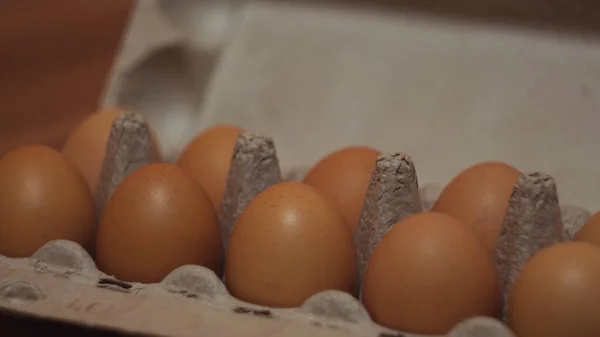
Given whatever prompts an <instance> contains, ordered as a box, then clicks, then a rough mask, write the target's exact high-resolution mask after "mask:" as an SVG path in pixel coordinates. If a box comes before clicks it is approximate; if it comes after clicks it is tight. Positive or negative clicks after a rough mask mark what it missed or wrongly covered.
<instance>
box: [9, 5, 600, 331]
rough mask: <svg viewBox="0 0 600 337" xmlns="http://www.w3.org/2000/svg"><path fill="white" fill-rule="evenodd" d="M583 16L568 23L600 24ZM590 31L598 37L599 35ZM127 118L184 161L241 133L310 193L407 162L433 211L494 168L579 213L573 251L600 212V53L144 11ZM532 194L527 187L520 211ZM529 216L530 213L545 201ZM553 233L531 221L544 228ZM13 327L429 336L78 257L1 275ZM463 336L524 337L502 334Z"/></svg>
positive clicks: (391, 28) (417, 23) (579, 40)
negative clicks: (484, 166) (524, 176)
mask: <svg viewBox="0 0 600 337" xmlns="http://www.w3.org/2000/svg"><path fill="white" fill-rule="evenodd" d="M489 1H492V2H496V3H497V2H498V1H493V0H489ZM466 2H468V1H461V2H460V4H461V6H464V3H466ZM532 2H533V3H538V5H540V4H541V3H544V4H550V3H552V4H550V5H548V6H542V7H541V8H544V9H545V10H546V11H548V8H553V7H552V6H559V4H558V2H552V1H546V2H545V1H542V0H535V1H532ZM169 3H170V4H169ZM173 3H178V5H173ZM407 3H408V2H407ZM502 3H503V4H504V5H503V6H505V7H507V8H508V7H511V6H513V7H514V6H515V4H517V5H516V7H519V6H521V5H520V4H522V3H525V2H519V1H512V2H506V1H505V2H502ZM508 3H510V4H511V5H506V4H508ZM569 3H570V4H571V5H569V6H567V7H569V8H570V10H569V11H567V12H568V13H570V14H573V15H575V14H576V13H583V14H585V13H586V11H584V10H582V11H578V10H577V8H575V7H576V5H572V4H574V3H575V2H569ZM577 3H580V2H577ZM203 4H206V6H204V5H203ZM179 5H181V6H184V7H178V6H179ZM185 6H189V7H185ZM523 7H526V6H523ZM555 8H557V10H558V7H555ZM594 8H597V7H594ZM530 12H536V11H530ZM541 12H543V11H541ZM554 12H556V11H553V13H554ZM559 12H560V11H559ZM587 12H589V11H587ZM557 13H558V12H557ZM165 14H166V15H165ZM583 14H582V15H583ZM589 17H590V15H586V18H588V19H586V20H582V21H585V22H588V23H589V22H592V24H590V25H589V26H594V23H593V20H592V21H590V20H589ZM167 18H168V19H167ZM185 20H187V21H185ZM577 21H578V20H577V18H576V17H575V18H573V17H571V20H569V22H577ZM115 104H118V105H123V106H124V107H126V108H129V109H131V110H133V111H135V112H138V113H141V114H143V115H144V117H145V118H146V120H147V121H148V123H149V124H150V125H151V126H152V127H153V129H154V131H155V132H156V135H157V138H158V141H159V143H160V145H161V149H162V150H163V151H164V154H165V155H166V159H167V160H171V161H172V160H174V159H176V158H177V156H178V154H179V152H180V151H181V150H182V149H183V147H184V146H185V144H186V143H187V142H188V141H189V140H190V139H191V138H192V137H193V136H194V135H195V134H197V132H199V131H201V130H203V129H205V128H207V127H209V126H212V125H214V124H218V123H231V124H237V125H240V126H241V127H244V128H245V129H247V130H251V131H252V132H257V133H260V134H264V135H267V136H269V137H272V138H273V141H274V144H275V146H276V147H277V157H278V161H277V163H278V164H279V165H281V173H282V174H283V176H284V177H293V179H300V177H301V175H302V172H305V170H306V168H307V167H310V166H311V165H312V164H313V163H315V162H316V161H317V160H318V159H319V158H321V157H322V156H324V155H325V154H327V153H328V152H330V151H332V150H335V149H337V148H340V147H343V146H347V145H351V144H361V145H369V146H372V147H376V148H379V149H380V150H382V152H402V153H407V154H408V155H410V156H411V158H412V160H413V161H414V163H415V166H416V168H417V174H418V177H419V180H420V183H421V184H422V185H423V187H422V188H421V190H420V192H421V202H422V203H423V206H424V207H425V208H428V207H429V205H430V204H431V203H432V202H433V200H434V199H435V198H436V196H437V194H438V193H439V190H440V186H443V184H445V183H447V182H448V181H449V180H450V179H451V178H452V177H453V176H454V175H456V174H457V173H458V172H459V171H461V170H462V169H464V168H465V167H468V166H470V165H472V164H474V163H476V162H479V161H484V160H498V161H506V162H508V163H511V164H512V165H514V166H515V167H517V168H519V169H520V170H521V171H524V172H535V171H538V170H543V171H544V172H548V173H549V174H550V175H551V176H552V177H553V178H554V180H553V182H552V186H553V188H555V189H554V190H553V191H556V190H557V191H558V199H557V197H556V194H553V193H548V191H549V190H548V189H546V190H545V192H542V194H541V195H538V196H537V197H539V198H540V199H543V200H546V199H548V200H550V199H552V200H550V201H548V205H549V204H552V205H550V206H548V207H547V211H548V213H546V215H547V214H549V213H552V216H554V217H555V218H556V215H557V214H558V215H560V213H557V212H558V211H557V207H558V200H559V201H560V204H561V205H576V206H563V210H568V212H565V211H563V214H562V217H563V221H564V222H565V223H564V231H565V232H566V233H567V234H565V236H572V235H573V234H574V233H575V232H576V231H577V229H578V228H579V227H580V226H581V223H582V222H583V221H584V220H582V219H585V218H586V217H589V212H588V210H589V211H593V212H595V211H597V210H598V204H599V203H600V197H599V196H598V193H597V192H596V189H593V188H589V186H595V185H600V175H598V171H599V170H600V148H599V147H598V146H597V144H598V141H597V134H598V130H599V128H600V113H598V111H600V39H598V38H597V37H593V36H589V35H586V36H584V35H571V33H567V32H565V31H562V30H556V31H552V30H546V31H543V32H542V31H537V30H534V29H522V28H512V27H506V26H495V25H487V24H486V25H483V24H478V23H473V22H471V23H469V24H466V23H463V22H460V21H458V20H439V18H432V17H428V16H421V15H417V14H414V12H402V11H388V12H379V11H371V10H365V11H357V10H351V9H346V8H343V7H339V6H338V7H335V8H333V7H331V8H330V7H327V8H326V7H322V6H321V5H319V4H318V1H315V3H314V4H311V5H309V4H299V2H293V3H284V2H283V1H279V2H266V1H237V0H229V1H217V0H212V1H208V0H203V1H178V2H173V1H171V2H167V1H155V0H148V1H139V2H138V5H137V9H136V11H135V13H134V15H133V17H132V21H131V24H130V27H129V31H128V33H127V35H126V37H125V38H124V44H123V46H122V51H121V55H120V57H119V60H118V61H117V64H116V65H115V69H114V73H113V76H112V78H111V80H110V83H109V85H108V87H107V90H106V93H105V97H104V105H106V106H110V105H115ZM150 161H151V160H150ZM150 161H149V162H150ZM528 177H529V178H530V179H534V180H535V179H536V178H535V177H533V176H528ZM538 178H539V177H538ZM554 182H555V183H556V185H554ZM415 184H416V179H415ZM520 189H521V190H520ZM526 190H527V182H526V181H524V182H521V184H520V185H518V186H517V188H516V189H515V192H514V193H513V197H515V198H516V197H519V195H521V196H522V194H523V193H525V192H527V191H526ZM550 190H552V188H551V189H550ZM523 191H525V192H523ZM412 192H414V193H416V191H412ZM550 192H552V191H550ZM525 194H526V193H525ZM411 195H412V194H411ZM416 198H418V195H417V196H416ZM535 198H536V196H532V198H531V199H535ZM517 199H519V200H520V201H513V200H511V205H512V206H513V207H514V209H517V210H518V208H519V207H523V206H524V205H525V204H526V202H527V200H528V199H527V198H526V197H522V198H521V197H519V198H517ZM529 201H531V200H529ZM541 216H542V215H539V214H538V215H536V214H529V213H528V214H526V218H528V219H530V220H531V224H534V223H537V222H538V221H539V220H540V217H541ZM543 216H545V215H543ZM557 219H558V221H560V218H557ZM510 221H512V220H511V219H510V218H507V220H506V221H505V225H504V226H505V228H508V227H509V225H507V224H506V223H508V222H510ZM513 225H514V224H513ZM515 226H516V225H515ZM511 228H513V229H514V230H517V231H523V230H526V228H522V227H511ZM561 230H562V229H561ZM513 244H516V243H514V242H513ZM519 244H520V243H519ZM532 247H533V245H532V244H531V242H528V243H526V244H525V245H524V246H523V249H525V250H527V248H529V250H531V249H532ZM533 248H535V249H538V247H533ZM511 261H513V262H515V261H514V260H511ZM517 262H518V261H517ZM519 263H520V262H519ZM0 309H1V310H4V311H5V312H19V313H23V314H27V315H34V316H37V317H45V318H51V319H55V320H61V321H66V322H70V323H77V324H79V325H87V326H92V327H98V328H101V327H104V328H111V329H115V330H117V331H122V332H137V333H142V334H152V335H159V336H198V335H211V336H237V335H239V336H275V335H276V336H290V337H294V336H316V337H318V336H332V337H334V336H369V337H370V336H373V337H375V336H379V337H384V336H386V337H387V336H397V337H401V336H407V337H409V336H412V335H409V334H406V335H405V334H400V333H398V332H394V331H391V330H389V329H386V328H383V327H380V326H378V325H376V324H374V323H373V322H372V321H371V320H370V318H369V317H368V314H367V313H366V311H365V310H364V308H363V307H362V305H361V304H360V303H359V302H358V301H357V300H355V299H353V298H351V297H349V296H348V295H347V294H343V293H339V292H325V293H321V294H317V295H315V296H314V297H313V298H311V299H309V300H308V301H307V302H306V303H305V304H304V305H303V306H302V307H300V308H295V309H280V310H272V309H269V308H264V307H259V306H255V305H252V304H248V303H243V302H241V301H238V300H236V299H234V298H232V297H231V296H230V295H229V294H228V293H227V289H226V288H225V287H224V286H223V284H222V283H221V281H220V280H219V278H218V277H217V276H216V275H214V274H213V273H212V272H211V271H209V270H207V269H205V268H203V267H195V266H184V267H181V268H179V269H177V270H175V271H173V272H172V273H171V274H170V275H169V276H167V277H166V278H165V279H164V280H163V281H162V282H161V283H159V284H150V285H148V284H137V283H124V282H120V281H117V280H114V279H112V278H110V277H109V276H107V275H104V274H103V273H102V272H100V271H98V270H97V269H96V268H95V265H94V262H93V260H92V259H91V258H90V257H89V256H88V254H87V253H86V252H85V251H84V250H83V249H82V248H81V247H79V246H78V245H76V244H73V243H71V242H65V241H56V242H51V243H49V244H48V245H46V246H45V247H43V248H42V249H40V251H38V253H36V254H35V255H34V256H33V257H32V258H31V259H8V258H4V257H0ZM449 336H452V337H474V336H478V337H479V336H489V337H514V336H513V335H512V333H510V331H508V329H507V328H506V327H505V326H504V325H503V324H502V323H500V322H498V321H495V320H492V319H488V318H473V319H471V320H468V321H466V322H463V323H461V324H459V325H458V326H457V327H456V328H454V329H453V330H452V331H451V332H450V333H449Z"/></svg>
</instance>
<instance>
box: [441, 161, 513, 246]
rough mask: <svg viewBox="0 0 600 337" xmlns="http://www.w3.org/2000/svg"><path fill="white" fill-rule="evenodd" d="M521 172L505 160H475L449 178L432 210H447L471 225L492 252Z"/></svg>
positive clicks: (445, 211) (447, 212) (444, 211)
mask: <svg viewBox="0 0 600 337" xmlns="http://www.w3.org/2000/svg"><path fill="white" fill-rule="evenodd" d="M520 176H521V172H519V171H517V170H516V169H515V168H514V167H512V166H509V165H507V164H504V163H496V162H488V163H481V164H477V165H475V166H472V167H470V168H468V169H466V170H464V171H463V172H461V173H460V174H459V175H458V176H456V177H455V178H454V179H452V181H451V182H450V183H449V184H448V185H447V186H446V187H445V188H444V190H443V191H442V193H441V194H440V196H439V197H438V200H437V201H436V203H435V204H434V205H433V208H432V211H435V212H441V213H445V214H448V215H450V216H453V217H455V218H456V219H458V220H460V221H461V222H463V223H465V224H467V225H468V226H471V227H472V228H473V229H474V230H475V232H477V235H478V236H479V237H480V240H482V242H483V243H484V245H485V246H486V248H487V250H488V251H489V252H490V253H493V252H494V250H495V249H496V245H497V241H498V238H499V237H500V231H501V229H502V228H501V227H502V222H503V221H504V217H505V215H506V209H507V208H508V201H509V199H510V196H511V194H512V191H513V188H514V186H515V184H516V183H517V180H518V179H519V177H520Z"/></svg>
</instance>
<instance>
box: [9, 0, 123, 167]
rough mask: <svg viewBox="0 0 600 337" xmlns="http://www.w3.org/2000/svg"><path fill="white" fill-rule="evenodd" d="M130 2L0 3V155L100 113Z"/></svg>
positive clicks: (57, 141) (59, 138)
mask: <svg viewBox="0 0 600 337" xmlns="http://www.w3.org/2000/svg"><path fill="white" fill-rule="evenodd" d="M133 6H134V2H133V1H131V0H108V1H81V0H58V1H45V0H34V1H20V0H9V1H0V155H2V154H3V153H4V152H6V151H7V150H8V149H11V148H14V147H16V146H18V145H21V144H25V143H33V142H41V143H46V144H49V145H52V146H57V147H58V146H60V145H61V144H62V142H63V141H64V139H65V137H66V136H67V134H68V132H70V131H71V130H72V129H73V128H74V127H75V125H76V124H77V123H78V122H80V121H81V119H82V117H83V116H85V115H88V114H90V113H92V112H93V111H95V110H96V109H98V106H99V101H100V98H101V96H102V93H103V90H104V87H105V84H106V79H107V77H108V74H109V72H110V69H111V66H112V64H113V59H114V57H115V55H116V53H117V50H118V47H119V44H120V41H121V36H122V33H123V31H124V29H125V27H126V25H127V22H128V19H129V17H130V12H131V9H132V8H133Z"/></svg>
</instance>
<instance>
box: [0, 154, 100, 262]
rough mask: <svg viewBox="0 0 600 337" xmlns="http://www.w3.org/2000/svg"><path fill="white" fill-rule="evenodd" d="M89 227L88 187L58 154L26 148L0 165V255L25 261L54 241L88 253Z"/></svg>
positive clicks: (92, 220) (90, 202) (91, 209)
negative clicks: (74, 244)
mask: <svg viewBox="0 0 600 337" xmlns="http://www.w3.org/2000/svg"><path fill="white" fill-rule="evenodd" d="M95 226H96V215H95V213H94V204H93V200H92V196H91V194H90V191H89V189H88V186H87V184H86V183H85V180H84V179H83V177H82V176H81V173H79V172H78V171H77V168H76V167H75V166H74V165H73V164H72V163H70V162H69V161H68V160H67V159H66V158H64V157H63V156H62V155H61V154H60V153H59V152H57V151H55V150H53V149H51V148H49V147H46V146H43V145H31V146H24V147H21V148H19V149H16V150H13V151H11V152H9V153H7V154H6V155H5V156H4V157H3V158H2V159H1V160H0V254H2V255H6V256H9V257H29V256H31V255H32V254H33V253H35V251H36V250H38V249H39V248H40V247H41V246H43V245H44V244H45V243H47V242H49V241H52V240H58V239H65V240H70V241H73V242H76V243H79V244H80V245H82V246H83V247H84V248H86V249H88V250H89V249H90V247H91V245H92V235H93V234H92V233H93V230H94V228H95Z"/></svg>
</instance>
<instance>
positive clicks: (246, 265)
mask: <svg viewBox="0 0 600 337" xmlns="http://www.w3.org/2000/svg"><path fill="white" fill-rule="evenodd" d="M225 268H226V272H225V275H226V280H227V287H228V288H229V291H230V292H231V293H232V295H234V296H235V297H237V298H239V299H241V300H244V301H248V302H251V303H256V304H261V305H268V306H273V307H295V306H299V305H301V304H302V303H303V302H304V301H305V300H307V299H308V298H309V297H311V296H312V295H315V294H317V293H319V292H321V291H325V290H341V291H345V292H349V293H351V292H353V291H354V287H355V284H356V276H357V274H356V256H355V251H354V246H353V244H352V237H351V235H350V232H349V231H348V229H347V227H346V225H345V223H344V220H343V219H342V217H341V215H340V214H339V213H338V211H337V210H336V209H335V208H334V207H333V206H332V205H331V204H329V203H328V202H327V201H326V199H325V198H324V197H323V196H322V195H321V194H320V193H319V192H318V191H317V190H316V189H314V188H312V187H310V186H308V185H305V184H302V183H298V182H286V183H282V184H278V185H275V186H273V187H271V188H269V189H267V190H265V191H264V192H262V193H260V194H259V195H258V196H257V197H256V198H255V199H254V200H252V202H251V203H250V205H248V207H247V208H246V209H245V211H244V212H243V213H242V215H241V216H240V218H239V219H238V222H237V224H236V226H235V228H234V229H233V232H232V235H231V241H230V246H229V251H228V254H227V262H226V264H225Z"/></svg>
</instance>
